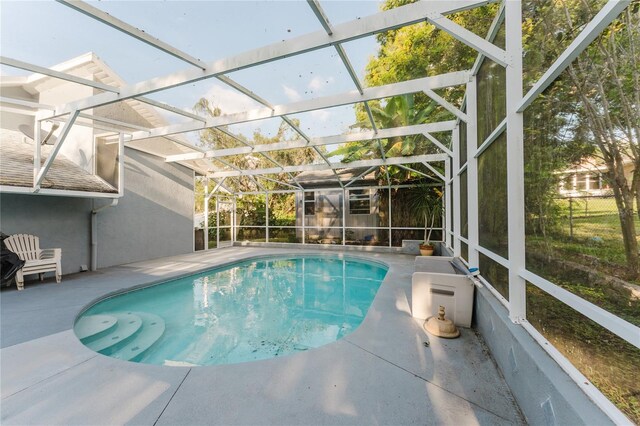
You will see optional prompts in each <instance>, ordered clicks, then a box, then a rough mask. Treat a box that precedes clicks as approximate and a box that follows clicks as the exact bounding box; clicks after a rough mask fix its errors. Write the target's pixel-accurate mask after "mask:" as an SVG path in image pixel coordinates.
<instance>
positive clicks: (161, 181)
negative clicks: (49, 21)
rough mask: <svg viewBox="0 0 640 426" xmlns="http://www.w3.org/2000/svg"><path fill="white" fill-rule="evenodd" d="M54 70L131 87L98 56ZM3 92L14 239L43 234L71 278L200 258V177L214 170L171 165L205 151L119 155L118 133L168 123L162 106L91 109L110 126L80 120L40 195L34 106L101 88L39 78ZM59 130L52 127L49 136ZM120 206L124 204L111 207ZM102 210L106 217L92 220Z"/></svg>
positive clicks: (179, 145) (7, 210)
mask: <svg viewBox="0 0 640 426" xmlns="http://www.w3.org/2000/svg"><path fill="white" fill-rule="evenodd" d="M53 69H54V70H56V71H61V72H64V73H67V74H72V75H75V76H78V77H82V78H84V79H89V80H92V81H98V82H101V83H104V84H108V85H111V86H117V87H120V86H123V85H125V82H124V81H122V79H121V78H120V77H118V75H117V74H116V73H115V72H114V71H113V70H111V69H110V68H109V67H108V66H107V65H106V64H105V63H104V62H103V61H101V60H100V59H99V58H98V57H96V56H95V55H94V54H92V53H88V54H85V55H82V56H80V57H78V58H75V59H73V60H70V61H68V62H65V63H63V64H60V65H58V66H55V67H53ZM0 92H1V96H2V100H3V101H2V104H1V105H0V114H1V115H0V127H1V129H0V216H1V218H2V231H3V232H4V233H6V234H15V233H28V234H34V235H37V236H39V237H40V240H41V245H42V246H43V247H60V248H62V269H63V274H68V273H72V272H78V271H80V270H81V268H83V267H84V266H89V265H92V266H93V267H99V268H102V267H107V266H112V265H118V264H123V263H130V262H135V261H141V260H147V259H151V258H157V257H162V256H169V255H176V254H181V253H188V252H191V251H193V244H194V242H193V205H194V174H196V173H199V174H204V173H206V172H207V166H206V164H203V163H201V162H199V161H191V162H188V163H167V162H165V161H164V160H165V157H166V156H167V155H172V154H180V153H187V152H193V151H194V150H195V148H189V147H188V144H187V143H186V142H185V141H183V140H180V139H177V138H172V139H166V138H152V139H145V140H139V141H135V142H127V143H125V145H124V148H123V152H124V156H123V158H119V149H120V146H119V137H118V134H117V132H118V131H121V132H124V133H130V132H131V131H133V130H139V129H141V128H151V127H155V126H162V125H166V124H168V123H167V122H166V120H165V119H164V118H163V116H162V115H161V114H160V113H159V112H158V110H157V109H156V108H154V107H152V106H150V105H148V104H146V103H142V102H140V101H137V100H126V101H123V102H118V103H115V104H111V105H107V106H103V107H99V108H95V109H93V110H88V111H84V112H85V113H87V114H90V115H93V116H96V117H100V119H99V120H98V119H96V120H92V119H90V118H87V117H88V116H85V117H80V118H78V120H77V121H76V124H74V126H73V127H72V129H71V131H70V133H69V135H68V137H67V139H66V140H65V141H64V143H63V144H62V145H60V147H61V148H60V151H59V154H58V155H57V156H56V158H55V160H54V161H53V163H52V166H51V168H50V170H49V171H48V173H47V174H46V176H45V178H44V180H43V181H42V184H41V188H40V189H39V190H37V191H36V190H34V188H33V179H34V156H35V148H36V147H35V145H34V142H33V129H34V120H35V114H36V111H37V109H36V108H37V107H34V106H33V105H35V104H41V105H60V104H64V103H67V102H70V101H74V100H78V99H81V98H84V97H87V96H91V95H94V94H97V93H99V92H100V90H98V89H95V88H93V87H88V86H84V85H80V84H76V83H72V82H68V81H65V80H60V79H56V78H52V77H47V76H42V75H37V74H36V75H31V76H27V77H5V76H3V77H2V79H1V81H0ZM16 99H17V100H18V101H15V100H16ZM118 122H125V123H127V125H129V126H128V128H126V127H127V126H123V125H122V123H120V124H118ZM51 126H52V124H51V123H46V124H44V125H43V128H44V130H45V131H43V134H42V136H43V137H44V135H46V134H47V131H48V130H49V129H50V128H51ZM60 127H62V126H60ZM60 130H61V129H60V128H59V129H58V130H57V131H56V132H54V137H55V136H57V135H59V133H60ZM51 140H53V139H50V141H51ZM51 150H52V146H50V145H43V146H42V154H41V155H42V161H43V162H44V160H45V159H46V158H47V157H48V155H49V153H50V152H51ZM122 163H124V167H123V168H122ZM114 199H115V200H117V205H115V206H111V207H109V208H105V209H101V208H102V207H105V206H108V205H110V204H112V203H113V202H114ZM97 209H101V210H100V212H99V213H95V214H92V211H95V210H97ZM92 254H93V256H92ZM92 260H93V262H92Z"/></svg>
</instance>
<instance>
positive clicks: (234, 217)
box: [231, 195, 237, 245]
mask: <svg viewBox="0 0 640 426" xmlns="http://www.w3.org/2000/svg"><path fill="white" fill-rule="evenodd" d="M232 208H233V215H232V216H231V245H233V243H235V242H236V220H237V215H236V211H237V210H236V196H235V195H234V196H233V206H232Z"/></svg>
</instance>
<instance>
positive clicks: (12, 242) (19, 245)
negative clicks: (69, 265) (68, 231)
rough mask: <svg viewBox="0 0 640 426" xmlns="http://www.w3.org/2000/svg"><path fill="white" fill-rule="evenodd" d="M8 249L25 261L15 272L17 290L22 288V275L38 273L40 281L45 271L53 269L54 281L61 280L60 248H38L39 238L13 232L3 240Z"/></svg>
mask: <svg viewBox="0 0 640 426" xmlns="http://www.w3.org/2000/svg"><path fill="white" fill-rule="evenodd" d="M4 243H5V245H6V246H7V248H8V249H9V250H11V251H12V252H14V253H15V254H17V255H18V257H19V258H20V259H22V260H24V261H25V264H24V266H23V267H22V269H21V270H19V271H18V272H17V273H16V286H17V287H18V290H23V289H24V276H25V275H29V274H38V275H40V281H42V280H43V278H44V273H45V272H52V271H55V273H56V282H58V283H59V282H60V280H62V268H61V267H60V260H61V259H62V249H59V248H54V249H44V250H41V249H40V238H38V237H36V236H34V235H28V234H15V235H12V236H10V237H9V238H6V239H5V240H4Z"/></svg>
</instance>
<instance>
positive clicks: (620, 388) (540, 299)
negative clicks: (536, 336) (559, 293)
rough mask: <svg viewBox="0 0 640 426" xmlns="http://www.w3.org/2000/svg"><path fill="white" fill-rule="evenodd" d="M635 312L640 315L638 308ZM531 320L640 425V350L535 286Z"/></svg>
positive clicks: (529, 287)
mask: <svg viewBox="0 0 640 426" xmlns="http://www.w3.org/2000/svg"><path fill="white" fill-rule="evenodd" d="M562 286H563V287H565V286H569V287H573V286H574V284H573V283H564V285H562ZM635 310H636V315H638V310H639V307H638V305H636V307H635ZM636 318H637V317H636ZM527 319H528V320H529V322H530V323H531V324H532V325H533V326H534V327H535V328H536V329H537V330H538V331H539V332H540V333H542V334H543V335H544V336H545V337H546V338H547V339H548V340H549V341H550V342H551V343H552V344H553V345H554V346H555V347H556V348H557V349H558V350H559V351H560V352H561V353H562V354H563V355H564V356H565V357H567V359H569V361H571V363H572V364H573V365H574V366H575V367H576V368H577V369H578V370H580V372H582V374H584V375H585V376H586V377H587V378H588V379H589V380H590V381H591V382H592V383H593V384H594V385H595V386H596V387H597V388H598V389H599V390H600V391H601V392H602V393H603V394H604V395H605V396H606V397H607V398H609V399H610V400H611V402H613V403H614V404H615V405H616V406H617V407H618V408H619V409H620V410H621V411H622V412H623V413H625V414H626V415H627V416H628V417H629V418H630V419H631V420H632V421H633V422H635V423H636V424H640V369H638V366H639V365H640V349H638V348H636V347H635V346H633V345H631V344H630V343H628V342H626V341H625V340H623V339H621V338H619V337H618V336H616V335H615V334H613V333H611V332H609V331H608V330H606V329H604V328H603V327H601V326H600V325H598V324H596V323H595V322H593V321H591V320H590V319H588V318H586V317H585V316H584V315H582V314H580V313H579V312H577V311H575V310H573V309H572V308H570V307H568V306H567V305H565V304H564V303H562V302H561V301H559V300H557V299H556V298H554V297H552V296H549V295H548V294H546V293H545V292H544V291H542V290H540V289H538V288H537V287H535V286H533V285H531V284H529V285H527ZM637 319H638V318H637Z"/></svg>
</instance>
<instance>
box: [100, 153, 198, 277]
mask: <svg viewBox="0 0 640 426" xmlns="http://www.w3.org/2000/svg"><path fill="white" fill-rule="evenodd" d="M124 182H125V192H124V197H122V198H121V199H120V201H119V203H118V205H117V206H115V207H110V208H107V209H105V210H102V211H101V212H99V213H98V267H99V268H105V267H108V266H113V265H120V264H123V263H130V262H136V261H141V260H147V259H153V258H157V257H163V256H172V255H176V254H183V253H190V252H192V251H193V203H194V191H193V185H194V176H193V171H192V170H190V169H188V168H186V167H184V166H181V165H179V164H177V163H166V162H164V161H163V160H162V159H161V158H158V157H155V156H152V155H149V154H144V153H141V152H138V151H134V150H132V149H127V150H126V158H125V176H124ZM97 203H100V205H104V204H108V203H107V201H100V202H96V204H97Z"/></svg>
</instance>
